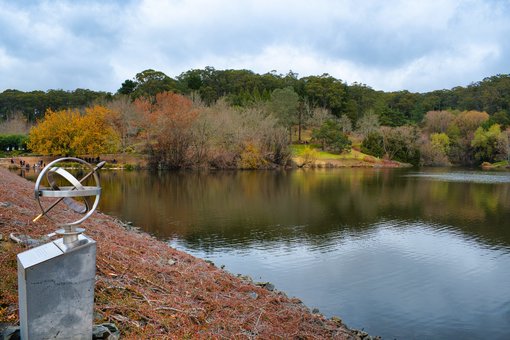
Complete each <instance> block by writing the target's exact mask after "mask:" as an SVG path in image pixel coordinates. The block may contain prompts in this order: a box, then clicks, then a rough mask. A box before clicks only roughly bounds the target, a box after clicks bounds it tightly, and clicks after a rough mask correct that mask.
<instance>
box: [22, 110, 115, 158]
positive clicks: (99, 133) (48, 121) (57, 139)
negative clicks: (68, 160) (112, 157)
mask: <svg viewBox="0 0 510 340" xmlns="http://www.w3.org/2000/svg"><path fill="white" fill-rule="evenodd" d="M109 114H111V112H110V111H109V110H108V109H106V108H104V107H102V106H94V107H91V108H87V109H85V113H84V114H83V115H82V114H81V113H80V112H79V111H78V110H60V111H52V110H48V111H47V112H46V114H45V117H44V119H43V120H42V121H39V122H38V124H37V125H36V126H34V127H33V128H32V129H31V130H30V133H29V142H28V147H29V149H31V150H32V151H33V152H36V153H40V154H42V155H55V156H78V155H95V156H96V155H99V154H102V153H110V152H115V151H117V149H118V145H119V136H118V134H117V132H116V131H115V130H114V129H113V127H111V126H110V125H109V124H108V123H107V116H108V115H109Z"/></svg>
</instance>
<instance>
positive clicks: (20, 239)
mask: <svg viewBox="0 0 510 340" xmlns="http://www.w3.org/2000/svg"><path fill="white" fill-rule="evenodd" d="M9 238H10V239H11V240H12V241H14V242H16V243H20V244H23V245H25V246H29V247H35V246H38V245H40V244H43V243H44V242H46V241H47V238H45V237H43V238H41V239H34V238H31V237H30V236H28V235H23V234H15V233H11V234H10V235H9Z"/></svg>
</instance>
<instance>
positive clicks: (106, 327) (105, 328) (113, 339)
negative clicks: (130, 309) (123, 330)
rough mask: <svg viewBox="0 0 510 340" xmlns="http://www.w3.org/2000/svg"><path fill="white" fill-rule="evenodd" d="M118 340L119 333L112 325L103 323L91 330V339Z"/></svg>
mask: <svg viewBox="0 0 510 340" xmlns="http://www.w3.org/2000/svg"><path fill="white" fill-rule="evenodd" d="M119 338H120V331H119V329H118V328H117V326H115V324H113V323H103V324H100V325H94V327H93V328H92V339H93V340H94V339H96V340H100V339H108V340H118V339H119Z"/></svg>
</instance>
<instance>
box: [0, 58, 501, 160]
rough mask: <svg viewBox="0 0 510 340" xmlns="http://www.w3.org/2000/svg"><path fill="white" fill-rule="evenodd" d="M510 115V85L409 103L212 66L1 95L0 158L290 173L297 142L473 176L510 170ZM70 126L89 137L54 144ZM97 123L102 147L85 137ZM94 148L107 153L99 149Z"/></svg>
mask: <svg viewBox="0 0 510 340" xmlns="http://www.w3.org/2000/svg"><path fill="white" fill-rule="evenodd" d="M509 106H510V75H496V76H492V77H488V78H485V79H483V80H481V81H479V82H476V83H472V84H470V85H468V86H466V87H461V86H459V87H455V88H452V89H443V90H436V91H432V92H427V93H412V92H409V91H398V92H384V91H377V90H374V89H372V88H371V87H370V86H368V85H366V84H360V83H352V84H347V83H346V82H344V81H342V80H341V79H336V78H334V77H332V76H330V75H328V74H323V75H320V76H307V77H301V78H299V77H298V74H296V73H293V72H292V71H290V72H289V73H287V74H277V73H276V72H269V73H266V74H257V73H254V72H252V71H249V70H216V69H214V68H212V67H206V68H204V69H195V70H189V71H186V72H183V73H182V74H180V75H179V76H177V77H176V78H175V79H174V78H171V77H169V76H167V75H166V74H164V73H163V72H161V71H155V70H152V69H149V70H145V71H142V72H140V73H138V74H136V75H135V77H133V79H128V80H126V81H124V82H123V83H122V84H121V85H120V87H119V89H118V91H117V92H116V93H114V94H112V93H108V92H98V91H92V90H86V89H76V90H74V91H63V90H48V91H46V92H44V91H32V92H22V91H18V90H6V91H4V92H2V93H0V148H1V149H2V150H6V149H7V148H10V149H11V150H12V148H16V149H19V148H20V146H21V145H20V144H21V143H22V142H18V145H10V146H9V145H7V144H8V143H11V144H12V143H14V142H6V140H14V139H15V138H14V136H20V135H27V134H28V133H29V131H30V134H29V139H28V140H26V139H23V138H20V137H16V138H17V139H16V140H18V141H20V140H23V143H24V144H23V145H27V146H28V147H29V148H30V149H31V150H32V151H33V152H35V153H40V154H78V155H79V154H98V153H104V152H141V153H147V154H149V156H150V157H149V159H150V164H151V166H152V167H158V168H194V167H213V168H266V167H273V166H275V165H276V166H284V165H286V164H288V162H289V159H290V155H291V148H290V145H291V144H292V143H294V144H300V143H311V144H312V146H313V147H317V148H320V149H323V150H328V151H330V152H337V153H340V152H344V151H346V150H348V149H349V148H351V147H359V148H360V149H361V151H363V152H364V153H367V154H369V155H373V156H376V157H381V158H387V159H392V160H398V161H402V162H407V163H411V164H414V165H452V164H458V165H476V164H481V163H482V162H499V161H505V160H506V159H508V157H509V151H508V149H509V143H508V135H509V132H508V126H509V124H510V109H509ZM52 117H53V118H52ZM51 119H53V123H52V124H50V123H49V122H50V121H51ZM87 119H88V122H86V123H83V122H82V123H80V122H79V121H80V120H81V121H87ZM66 120H67V121H68V122H69V124H72V125H73V126H81V128H80V129H78V130H76V131H74V132H72V133H70V135H69V141H66V142H63V141H60V142H59V141H55V143H57V144H58V143H60V145H58V146H57V145H56V144H55V145H53V144H51V143H50V142H49V139H48V136H49V135H51V134H55V133H56V131H55V130H54V128H53V130H52V129H50V125H52V126H53V127H55V126H57V125H58V124H59V123H58V122H60V124H61V122H62V121H66ZM73 120H75V121H73ZM45 121H47V122H48V123H46V130H44V129H43V127H44V122H45ZM98 124H104V128H103V129H101V132H102V135H103V136H102V137H104V138H99V136H97V133H96V135H94V136H93V137H91V136H88V135H86V132H83V131H86V130H87V129H86V126H87V125H92V126H98ZM30 128H32V129H31V130H30ZM71 130H72V129H71ZM45 131H46V132H45ZM60 134H61V133H60ZM73 134H74V135H73ZM9 138H10V139H9ZM72 140H74V142H72ZM80 140H81V142H80ZM87 140H89V142H86V141H87ZM90 140H100V141H102V142H101V143H102V144H101V147H99V148H96V149H94V148H92V147H91V145H92V144H91V143H90ZM358 141H359V143H357V142H358ZM6 143H7V144H6ZM73 143H74V144H73ZM80 144H81V145H88V148H85V149H84V148H83V147H79V145H80ZM358 145H359V146H358Z"/></svg>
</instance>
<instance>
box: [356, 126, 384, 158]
mask: <svg viewBox="0 0 510 340" xmlns="http://www.w3.org/2000/svg"><path fill="white" fill-rule="evenodd" d="M361 152H363V153H366V154H368V155H372V156H375V157H383V156H384V149H383V137H382V135H381V133H379V132H378V131H371V132H369V133H368V134H367V135H366V137H365V138H364V139H363V142H362V143H361Z"/></svg>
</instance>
